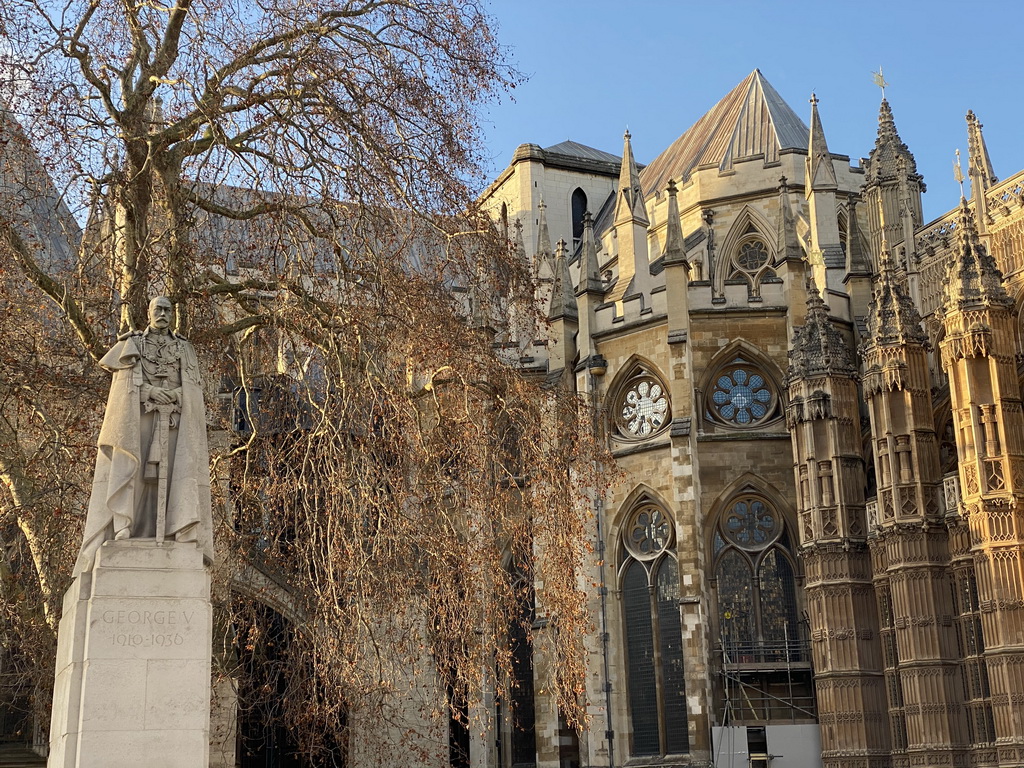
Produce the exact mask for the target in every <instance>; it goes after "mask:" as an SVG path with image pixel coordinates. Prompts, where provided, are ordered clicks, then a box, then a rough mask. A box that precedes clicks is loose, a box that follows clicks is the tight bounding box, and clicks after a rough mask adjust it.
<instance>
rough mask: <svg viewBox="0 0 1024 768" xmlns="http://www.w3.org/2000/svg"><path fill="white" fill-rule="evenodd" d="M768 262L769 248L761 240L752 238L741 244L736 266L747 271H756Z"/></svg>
mask: <svg viewBox="0 0 1024 768" xmlns="http://www.w3.org/2000/svg"><path fill="white" fill-rule="evenodd" d="M767 263H768V248H767V247H766V246H765V244H764V243H762V242H761V241H760V240H750V241H748V242H746V243H743V245H741V246H740V250H739V253H738V254H737V255H736V266H738V267H739V268H740V269H743V270H746V271H747V272H756V271H757V270H759V269H760V268H761V267H763V266H764V265H765V264H767Z"/></svg>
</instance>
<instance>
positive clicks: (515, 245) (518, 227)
mask: <svg viewBox="0 0 1024 768" xmlns="http://www.w3.org/2000/svg"><path fill="white" fill-rule="evenodd" d="M512 230H513V234H512V252H513V253H514V254H515V257H516V261H518V262H519V264H520V265H522V266H523V268H525V269H526V271H527V274H529V271H530V260H529V259H528V258H527V256H526V244H525V243H524V242H523V222H522V221H520V220H519V217H518V216H517V217H516V220H515V222H513V224H512Z"/></svg>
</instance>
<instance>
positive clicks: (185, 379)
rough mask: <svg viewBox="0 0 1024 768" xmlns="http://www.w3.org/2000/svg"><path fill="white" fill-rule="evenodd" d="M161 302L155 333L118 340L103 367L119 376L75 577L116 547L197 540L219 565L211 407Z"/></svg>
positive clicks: (153, 318)
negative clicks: (111, 544)
mask: <svg viewBox="0 0 1024 768" xmlns="http://www.w3.org/2000/svg"><path fill="white" fill-rule="evenodd" d="M173 312H174V309H173V307H172V305H171V302H170V300H168V299H167V298H165V297H163V296H158V297H157V298H155V299H153V300H152V301H151V302H150V304H149V327H148V328H147V329H146V330H145V331H134V332H132V333H129V334H125V335H124V336H122V337H120V338H119V339H118V342H117V343H116V344H115V345H114V346H113V348H112V349H111V350H110V351H109V352H108V353H107V354H106V355H105V356H104V357H103V359H102V360H101V361H100V364H101V365H102V366H103V367H104V368H107V369H108V370H110V371H111V372H112V373H113V380H112V381H111V384H110V396H109V398H108V399H107V409H106V412H105V413H104V416H103V427H102V429H101V430H100V437H99V452H98V454H97V457H96V474H95V477H94V479H93V486H92V496H91V498H90V499H89V514H88V517H87V519H86V523H85V537H84V539H83V541H82V550H81V552H80V553H79V555H78V562H77V563H76V564H75V573H80V572H82V571H89V570H92V566H93V562H94V560H95V556H96V551H97V550H98V549H99V547H100V545H101V544H102V543H103V542H104V541H109V540H110V539H117V540H123V539H154V540H155V541H156V542H157V543H158V544H161V543H163V541H164V540H165V539H174V540H176V541H181V542H197V543H198V544H199V546H200V547H201V548H202V550H203V554H204V557H205V558H206V560H207V562H212V560H213V530H212V525H211V517H210V458H209V449H208V448H207V443H206V408H205V406H204V405H203V390H202V383H201V380H200V376H199V361H198V359H197V357H196V352H195V349H194V348H193V346H192V345H191V344H190V343H189V342H188V341H186V340H185V339H183V338H182V337H181V336H178V335H177V334H176V333H174V332H173V331H171V330H170V325H171V318H172V315H173Z"/></svg>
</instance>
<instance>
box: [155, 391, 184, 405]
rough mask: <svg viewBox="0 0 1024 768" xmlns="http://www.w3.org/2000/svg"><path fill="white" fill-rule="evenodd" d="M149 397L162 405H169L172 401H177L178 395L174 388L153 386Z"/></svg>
mask: <svg viewBox="0 0 1024 768" xmlns="http://www.w3.org/2000/svg"><path fill="white" fill-rule="evenodd" d="M149 399H150V400H152V401H153V402H154V403H159V404H160V405H169V404H170V403H173V402H177V400H178V397H177V395H176V394H175V393H174V390H173V389H162V388H160V387H152V388H151V389H150V391H149Z"/></svg>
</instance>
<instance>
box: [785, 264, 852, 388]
mask: <svg viewBox="0 0 1024 768" xmlns="http://www.w3.org/2000/svg"><path fill="white" fill-rule="evenodd" d="M856 372H857V366H856V365H855V364H854V361H853V355H852V354H850V348H849V346H848V345H847V343H846V339H844V338H843V335H842V334H841V333H839V331H838V330H836V327H835V326H834V325H833V324H832V322H831V321H830V320H829V317H828V307H827V306H826V305H825V302H824V301H823V300H822V298H821V294H819V293H818V288H817V286H816V285H815V284H814V281H813V280H811V281H810V285H808V286H807V317H806V320H805V322H804V325H803V326H802V327H800V328H798V329H797V332H796V335H795V336H794V338H793V348H792V350H790V353H789V378H790V379H797V378H800V379H806V378H809V377H812V376H833V375H835V376H853V375H854V374H856Z"/></svg>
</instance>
